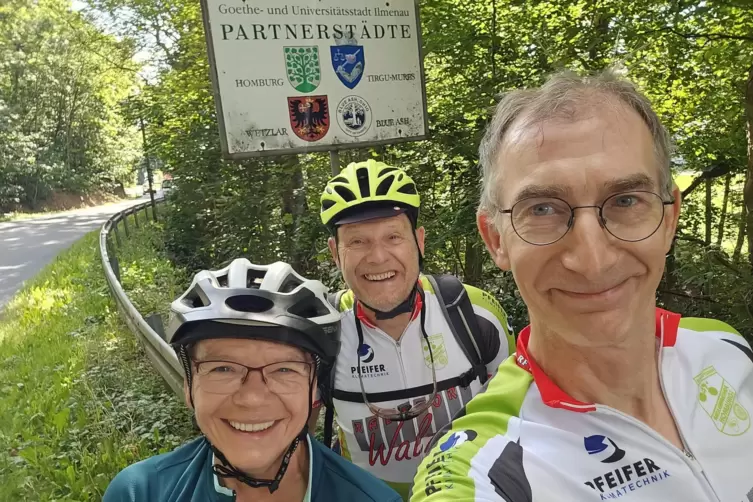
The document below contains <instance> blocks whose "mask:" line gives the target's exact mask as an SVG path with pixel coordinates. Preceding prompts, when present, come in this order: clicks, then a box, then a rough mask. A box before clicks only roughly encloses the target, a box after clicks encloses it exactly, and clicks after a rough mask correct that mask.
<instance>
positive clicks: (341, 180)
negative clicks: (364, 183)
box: [329, 176, 348, 183]
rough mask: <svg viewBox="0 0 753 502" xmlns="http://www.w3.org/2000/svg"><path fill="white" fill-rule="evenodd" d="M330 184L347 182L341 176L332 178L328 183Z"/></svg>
mask: <svg viewBox="0 0 753 502" xmlns="http://www.w3.org/2000/svg"><path fill="white" fill-rule="evenodd" d="M329 182H330V183H347V182H348V180H347V179H345V178H343V177H342V176H338V177H337V178H333V179H331V180H330V181H329Z"/></svg>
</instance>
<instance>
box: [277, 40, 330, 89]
mask: <svg viewBox="0 0 753 502" xmlns="http://www.w3.org/2000/svg"><path fill="white" fill-rule="evenodd" d="M285 69H286V70H287V73H288V81H289V82H290V85H292V86H293V87H295V90H296V91H298V92H312V91H314V90H315V89H316V88H317V87H319V83H320V82H321V81H322V71H321V67H320V65H319V48H318V47H316V46H309V47H285Z"/></svg>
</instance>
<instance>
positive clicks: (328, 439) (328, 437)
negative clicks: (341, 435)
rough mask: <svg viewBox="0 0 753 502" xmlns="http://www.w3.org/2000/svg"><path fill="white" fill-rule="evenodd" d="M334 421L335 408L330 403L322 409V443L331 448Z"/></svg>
mask: <svg viewBox="0 0 753 502" xmlns="http://www.w3.org/2000/svg"><path fill="white" fill-rule="evenodd" d="M334 421H335V408H334V406H332V405H331V404H330V405H328V406H327V407H326V408H325V409H324V445H325V446H326V447H327V448H332V425H333V423H334Z"/></svg>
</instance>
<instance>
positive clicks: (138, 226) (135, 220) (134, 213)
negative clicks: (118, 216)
mask: <svg viewBox="0 0 753 502" xmlns="http://www.w3.org/2000/svg"><path fill="white" fill-rule="evenodd" d="M133 222H134V223H135V224H136V228H140V227H141V226H140V225H139V212H138V211H134V212H133Z"/></svg>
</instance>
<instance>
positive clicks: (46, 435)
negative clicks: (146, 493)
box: [0, 225, 194, 502]
mask: <svg viewBox="0 0 753 502" xmlns="http://www.w3.org/2000/svg"><path fill="white" fill-rule="evenodd" d="M142 227H143V225H142ZM131 228H133V225H131ZM97 234H98V232H93V233H91V234H89V235H87V236H86V237H85V238H83V239H82V240H80V241H79V242H77V243H76V244H75V245H74V246H73V247H72V248H71V249H69V250H68V251H66V252H64V253H63V254H61V255H60V256H59V257H58V258H57V259H56V260H55V261H54V262H53V263H52V264H50V265H49V266H47V267H46V268H45V269H44V270H43V271H42V272H41V273H40V274H39V276H38V277H37V278H36V279H34V280H33V281H32V282H31V283H30V284H28V285H27V286H26V287H25V288H24V289H23V290H22V291H21V292H20V293H19V294H18V295H16V297H15V298H13V299H12V300H11V302H10V303H9V304H8V305H7V307H6V311H5V313H4V314H3V317H2V319H0V501H3V502H5V501H20V500H24V501H26V500H29V501H35V502H36V501H40V502H41V501H53V500H56V501H60V500H77V501H89V500H100V499H101V496H102V494H103V492H104V490H105V488H106V487H107V485H108V483H109V481H110V480H111V479H112V478H113V476H115V474H116V473H117V472H118V471H119V470H121V469H122V468H124V467H125V466H127V465H129V464H131V463H133V462H135V461H137V460H140V459H143V458H146V457H148V456H151V455H154V454H157V453H160V452H164V451H169V450H172V449H173V448H174V447H175V446H177V445H179V444H181V443H182V442H183V441H185V440H186V439H188V438H190V437H192V436H193V435H194V433H193V431H192V430H191V425H190V424H191V422H190V414H189V413H188V411H187V409H186V408H185V405H184V404H183V402H182V401H181V400H180V399H179V398H178V397H177V396H175V395H174V394H173V393H172V392H171V391H170V390H168V388H167V387H166V386H165V385H164V383H163V382H162V380H161V378H160V377H159V376H158V375H157V374H156V373H155V372H154V370H153V369H152V368H151V366H149V364H148V363H147V360H146V357H145V355H144V353H143V351H142V350H141V349H140V347H139V346H138V344H137V343H136V341H135V339H134V337H133V335H132V334H131V333H130V332H129V331H128V330H127V329H126V327H125V324H124V323H123V321H122V320H121V319H120V317H119V316H118V314H117V312H116V309H115V304H114V302H113V301H112V299H111V297H110V294H109V291H108V289H107V285H106V283H105V280H104V275H103V271H102V268H101V266H100V263H99V255H98V252H97ZM158 234H159V228H158V227H155V226H152V225H150V226H148V227H147V228H142V230H141V231H139V235H136V236H133V237H134V238H133V239H132V240H131V241H130V243H129V244H128V246H127V247H126V249H124V250H123V254H124V257H126V256H127V259H128V261H130V264H127V265H125V266H124V267H123V275H124V277H126V278H128V280H131V279H134V280H135V279H136V278H139V279H141V278H145V279H147V280H151V279H155V280H154V282H152V283H151V284H150V286H148V287H146V288H147V289H146V290H144V291H143V297H142V298H139V299H140V301H141V302H143V303H144V304H145V305H144V306H145V307H149V305H147V303H148V302H155V304H157V303H159V302H158V300H157V293H156V290H157V289H158V288H162V289H163V293H162V296H163V297H167V296H168V295H171V294H172V291H171V290H170V288H169V287H166V284H167V283H166V282H165V281H166V278H168V277H171V274H170V269H169V264H168V263H167V262H166V261H164V260H161V259H160V258H159V253H158V252H156V251H155V250H154V248H152V247H151V243H152V242H154V241H155V239H156V237H155V236H156V235H158ZM137 264H142V265H143V266H142V265H137ZM160 281H161V282H160ZM168 282H169V281H168Z"/></svg>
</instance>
